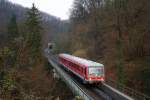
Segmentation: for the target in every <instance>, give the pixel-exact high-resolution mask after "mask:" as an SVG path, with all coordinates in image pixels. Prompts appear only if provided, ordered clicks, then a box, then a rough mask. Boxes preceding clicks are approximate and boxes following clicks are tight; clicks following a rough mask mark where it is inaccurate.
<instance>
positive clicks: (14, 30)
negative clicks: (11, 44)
mask: <svg viewBox="0 0 150 100" xmlns="http://www.w3.org/2000/svg"><path fill="white" fill-rule="evenodd" d="M18 33H19V32H18V26H17V18H16V15H15V14H13V15H12V17H11V19H10V22H9V24H8V37H9V39H11V40H12V39H14V38H16V37H17V36H18Z"/></svg>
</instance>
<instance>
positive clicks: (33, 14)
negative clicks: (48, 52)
mask: <svg viewBox="0 0 150 100" xmlns="http://www.w3.org/2000/svg"><path fill="white" fill-rule="evenodd" d="M26 26H27V30H28V31H27V34H26V37H25V39H26V41H27V47H28V48H30V54H29V55H31V60H37V58H38V57H39V56H40V52H41V29H42V27H41V23H40V15H39V11H38V9H37V8H36V7H35V6H34V4H33V6H32V8H31V9H30V10H29V11H28V12H27V19H26ZM31 62H35V61H31Z"/></svg>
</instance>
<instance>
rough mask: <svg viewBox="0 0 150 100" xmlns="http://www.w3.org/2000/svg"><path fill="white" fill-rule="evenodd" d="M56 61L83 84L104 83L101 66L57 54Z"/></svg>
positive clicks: (74, 57)
mask: <svg viewBox="0 0 150 100" xmlns="http://www.w3.org/2000/svg"><path fill="white" fill-rule="evenodd" d="M58 59H59V63H60V64H61V65H63V67H64V68H65V69H67V70H68V71H70V72H71V73H73V74H74V75H76V76H77V77H79V78H80V79H81V80H82V83H84V84H94V83H101V82H104V81H105V74H104V73H105V72H104V65H103V64H100V63H97V62H94V61H91V60H87V59H84V58H80V57H76V56H73V55H69V54H65V53H61V54H59V56H58Z"/></svg>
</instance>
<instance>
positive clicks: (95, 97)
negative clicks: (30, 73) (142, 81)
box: [45, 50, 150, 100]
mask: <svg viewBox="0 0 150 100" xmlns="http://www.w3.org/2000/svg"><path fill="white" fill-rule="evenodd" d="M45 57H46V58H47V60H48V62H49V63H50V64H51V65H52V67H53V68H54V69H55V71H56V72H57V74H58V75H59V76H60V78H61V79H62V80H63V81H64V82H65V83H66V84H67V86H68V87H69V88H70V90H71V91H72V93H73V94H74V95H75V96H80V97H81V98H82V99H84V100H150V97H148V96H146V95H144V94H141V93H136V92H133V91H131V90H128V92H131V94H132V95H130V96H129V95H127V94H126V93H127V92H126V93H123V92H121V91H119V90H117V89H115V88H113V87H112V86H110V85H108V84H107V83H102V84H101V85H97V86H94V87H91V86H88V85H83V84H82V83H80V82H79V81H77V80H78V79H76V78H74V77H72V75H71V74H70V73H68V72H67V71H65V70H64V69H63V67H61V66H62V65H60V64H59V62H58V57H57V56H56V55H52V54H51V53H50V52H47V50H45Z"/></svg>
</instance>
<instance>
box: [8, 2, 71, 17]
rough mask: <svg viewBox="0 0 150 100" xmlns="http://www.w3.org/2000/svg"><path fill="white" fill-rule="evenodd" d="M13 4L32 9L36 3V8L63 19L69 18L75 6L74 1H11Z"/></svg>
mask: <svg viewBox="0 0 150 100" xmlns="http://www.w3.org/2000/svg"><path fill="white" fill-rule="evenodd" d="M10 1H11V2H14V3H17V4H21V5H23V6H25V7H31V6H32V3H33V2H34V3H35V5H36V7H37V8H38V9H39V10H41V11H44V12H47V13H49V14H51V15H54V16H57V17H60V18H61V19H68V18H69V9H70V8H71V6H72V5H73V1H74V0H10Z"/></svg>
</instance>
